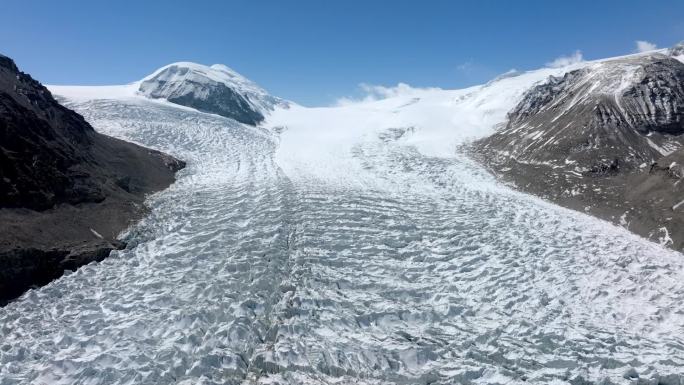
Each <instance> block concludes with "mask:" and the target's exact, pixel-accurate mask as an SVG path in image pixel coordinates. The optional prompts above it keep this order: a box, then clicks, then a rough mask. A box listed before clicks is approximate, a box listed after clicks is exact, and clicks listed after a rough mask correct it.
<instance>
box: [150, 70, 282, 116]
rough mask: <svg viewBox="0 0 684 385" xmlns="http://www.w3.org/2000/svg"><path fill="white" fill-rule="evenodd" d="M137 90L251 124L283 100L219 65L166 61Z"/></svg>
mask: <svg viewBox="0 0 684 385" xmlns="http://www.w3.org/2000/svg"><path fill="white" fill-rule="evenodd" d="M139 92H140V93H142V94H143V95H145V96H147V97H150V98H153V99H166V100H168V101H169V102H172V103H175V104H179V105H182V106H186V107H192V108H194V109H196V110H198V111H202V112H209V113H213V114H217V115H221V116H225V117H228V118H232V119H235V120H237V121H238V122H241V123H245V124H251V125H256V124H257V123H259V122H261V121H262V120H263V119H264V114H265V113H266V112H267V111H270V110H272V109H273V107H274V106H275V105H279V104H283V103H284V102H283V101H281V100H280V99H278V98H275V97H273V96H271V95H269V94H268V93H267V92H266V91H265V90H263V89H262V88H260V87H259V86H257V85H256V84H254V83H253V82H251V81H250V80H248V79H247V78H245V77H243V76H242V75H240V74H238V73H237V72H235V71H233V70H232V69H230V68H228V67H226V66H225V65H222V64H214V65H212V66H211V67H208V66H204V65H201V64H196V63H189V62H179V63H173V64H169V65H167V66H164V67H162V68H160V69H159V70H157V71H156V72H155V73H153V74H152V75H150V76H148V77H146V78H145V79H143V80H142V82H141V83H140V87H139Z"/></svg>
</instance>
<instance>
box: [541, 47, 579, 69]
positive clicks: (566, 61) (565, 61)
mask: <svg viewBox="0 0 684 385" xmlns="http://www.w3.org/2000/svg"><path fill="white" fill-rule="evenodd" d="M583 61H584V58H583V57H582V51H580V50H577V51H575V53H573V54H572V55H570V56H561V57H557V58H555V59H554V60H553V61H551V62H548V63H546V66H547V67H551V68H559V67H565V66H569V65H571V64H577V63H580V62H583Z"/></svg>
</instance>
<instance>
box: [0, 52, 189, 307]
mask: <svg viewBox="0 0 684 385" xmlns="http://www.w3.org/2000/svg"><path fill="white" fill-rule="evenodd" d="M184 166H185V163H183V162H182V161H179V160H177V159H175V158H173V157H171V156H169V155H166V154H163V153H161V152H159V151H155V150H151V149H147V148H143V147H140V146H137V145H135V144H132V143H127V142H124V141H121V140H118V139H115V138H111V137H108V136H105V135H102V134H99V133H97V132H96V131H95V130H94V129H93V128H92V127H91V126H90V124H88V123H87V122H86V121H85V119H83V117H82V116H80V115H79V114H77V113H76V112H74V111H71V110H69V109H68V108H66V107H64V106H62V105H60V104H59V103H58V102H57V101H56V100H55V99H54V98H53V97H52V95H51V93H50V91H48V89H47V88H45V87H43V86H42V85H41V84H40V83H39V82H37V81H36V80H34V79H33V78H31V76H29V75H27V74H25V73H23V72H21V71H19V69H18V68H17V66H16V65H15V64H14V62H13V61H12V60H11V59H9V58H8V57H6V56H2V55H0V304H2V303H3V302H4V301H6V300H8V299H11V298H14V297H16V296H17V295H19V294H21V293H22V292H23V291H25V290H26V289H28V288H29V287H31V286H34V285H42V284H45V283H47V282H49V281H50V280H52V279H54V278H57V277H59V276H60V275H61V274H62V273H63V272H64V271H65V270H72V269H75V268H77V267H78V266H81V265H83V264H86V263H89V262H91V261H94V260H98V261H99V260H101V259H102V258H104V257H106V256H107V255H109V251H111V250H113V249H117V248H121V247H122V246H123V245H122V244H121V243H120V242H118V241H117V240H116V237H117V235H118V234H119V233H120V232H121V231H122V230H124V229H125V228H126V227H128V226H129V224H130V222H131V221H132V220H135V219H137V218H139V217H140V216H141V215H142V214H143V213H144V211H145V209H144V205H143V202H144V199H145V195H146V194H149V193H152V192H155V191H158V190H161V189H163V188H166V187H167V186H168V185H169V184H171V183H172V182H173V181H174V179H175V178H174V174H175V172H176V171H178V170H179V169H181V168H183V167H184Z"/></svg>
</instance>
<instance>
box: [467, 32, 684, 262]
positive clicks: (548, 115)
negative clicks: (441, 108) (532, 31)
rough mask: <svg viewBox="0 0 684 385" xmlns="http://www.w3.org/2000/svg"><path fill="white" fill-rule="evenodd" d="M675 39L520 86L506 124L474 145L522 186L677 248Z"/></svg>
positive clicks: (682, 242)
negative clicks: (665, 46) (670, 44)
mask: <svg viewBox="0 0 684 385" xmlns="http://www.w3.org/2000/svg"><path fill="white" fill-rule="evenodd" d="M680 48H681V47H679V46H677V47H674V48H672V49H670V50H668V51H666V52H656V53H652V54H642V55H634V56H629V57H624V58H618V59H613V60H606V61H601V62H597V63H592V64H590V65H587V66H585V67H583V68H581V69H577V70H574V71H571V72H568V73H567V74H565V75H564V76H563V77H550V78H548V80H547V81H546V82H543V83H541V84H538V85H536V86H535V87H533V88H531V89H530V90H529V91H528V92H527V93H526V94H525V96H524V97H523V99H522V100H521V101H520V103H519V104H518V105H517V106H516V107H515V108H514V109H513V110H512V111H511V112H510V113H509V116H508V122H507V124H506V126H505V127H503V128H502V129H501V130H500V131H498V132H496V133H495V134H494V135H492V136H490V137H488V138H485V139H483V140H480V141H479V142H477V143H476V144H475V146H474V149H475V153H476V155H477V156H478V158H479V159H481V160H482V161H483V162H484V163H485V164H487V165H488V166H490V167H491V169H492V170H493V171H494V172H495V173H496V174H498V175H500V176H502V177H503V178H504V179H506V180H509V181H511V182H513V183H514V184H515V185H516V186H518V187H519V188H521V189H523V190H525V191H529V192H532V193H535V194H538V195H541V196H543V197H545V198H548V199H551V200H553V201H555V202H558V203H560V204H562V205H565V206H568V207H571V208H574V209H578V210H582V211H586V212H590V213H593V214H595V215H598V216H599V217H602V218H605V219H609V220H612V221H614V222H615V223H619V224H622V225H624V226H626V227H629V228H630V229H631V230H633V231H634V232H636V233H638V234H641V235H643V236H646V237H649V238H652V239H654V240H657V241H661V243H664V244H668V245H669V246H672V247H674V248H675V249H678V250H681V249H682V247H684V214H682V212H684V210H682V209H683V208H684V207H681V206H677V203H678V202H679V201H680V200H681V199H682V197H683V195H682V193H683V192H684V191H682V187H681V185H680V183H679V180H680V179H681V175H680V174H681V172H679V171H677V170H679V168H678V167H680V166H678V165H679V164H681V163H679V162H680V161H681V159H680V158H682V154H681V152H682V150H681V148H682V144H683V143H684V63H682V62H681V61H679V60H677V58H678V56H679V50H680ZM678 210H681V211H678Z"/></svg>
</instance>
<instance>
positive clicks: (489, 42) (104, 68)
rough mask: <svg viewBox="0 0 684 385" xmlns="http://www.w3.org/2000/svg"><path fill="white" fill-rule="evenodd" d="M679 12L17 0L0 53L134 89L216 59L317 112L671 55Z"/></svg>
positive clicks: (515, 5) (672, 4)
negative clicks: (374, 97)
mask: <svg viewBox="0 0 684 385" xmlns="http://www.w3.org/2000/svg"><path fill="white" fill-rule="evenodd" d="M683 14H684V1H681V0H678V1H675V0H662V1H656V2H652V4H648V3H646V2H641V1H636V0H627V1H601V2H596V1H588V0H580V1H574V2H572V4H568V3H567V2H548V1H535V0H530V1H518V2H501V1H493V0H485V1H477V2H475V1H471V2H456V1H447V0H434V1H425V2H418V1H407V0H395V1H380V0H376V1H361V0H347V1H344V2H332V1H330V2H328V1H326V2H321V1H314V0H301V1H292V2H285V1H275V0H264V1H259V2H253V1H247V0H235V1H225V2H224V1H201V0H196V1H194V2H192V3H188V2H186V1H179V0H170V1H164V2H162V1H146V2H135V1H132V0H121V1H117V2H107V3H104V2H90V1H84V0H73V1H70V0H67V1H64V2H53V1H47V0H43V1H37V0H24V1H19V0H9V1H6V2H3V12H2V22H0V53H3V54H5V55H8V56H10V57H12V58H14V59H15V61H16V62H17V63H18V64H19V66H20V67H21V68H23V69H24V70H25V71H26V72H28V73H31V74H32V75H33V76H34V77H35V78H37V79H38V80H40V81H41V82H43V83H47V84H72V85H95V84H125V83H129V82H132V81H135V80H139V79H141V78H142V77H144V76H146V75H148V74H149V73H151V72H153V71H154V70H155V69H157V68H159V67H161V66H163V65H166V64H169V63H171V62H177V61H192V62H197V63H202V64H206V65H211V64H216V63H221V64H225V65H227V66H229V67H231V68H233V69H235V70H236V71H238V72H239V73H241V74H243V75H245V76H246V77H248V78H249V79H251V80H253V81H254V82H256V83H257V84H259V85H260V86H262V87H263V88H265V89H266V90H268V91H269V92H270V93H272V94H273V95H276V96H279V97H282V98H285V99H289V100H293V101H295V102H297V103H300V104H303V105H309V106H318V105H330V104H333V103H335V101H336V100H338V99H340V98H342V97H351V98H354V97H362V96H363V95H364V89H363V88H362V87H360V86H359V85H361V84H372V85H384V86H395V85H397V84H401V83H405V84H410V85H411V86H414V87H440V88H464V87H468V86H472V85H476V84H482V83H485V82H486V81H488V80H490V79H492V78H494V77H495V76H497V75H499V74H502V73H504V72H506V71H508V70H510V69H517V70H520V71H525V70H531V69H536V68H540V67H543V66H545V65H561V64H563V62H564V61H568V60H569V61H572V60H581V59H582V58H584V59H586V60H593V59H600V58H605V57H611V56H618V55H624V54H628V53H632V52H635V51H637V50H649V49H653V48H655V47H656V46H657V47H668V46H671V45H673V44H675V43H677V42H678V41H681V40H684V18H681V15H683ZM562 58H565V59H562ZM558 60H559V61H558Z"/></svg>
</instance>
